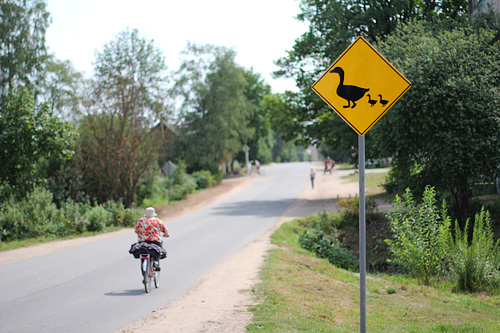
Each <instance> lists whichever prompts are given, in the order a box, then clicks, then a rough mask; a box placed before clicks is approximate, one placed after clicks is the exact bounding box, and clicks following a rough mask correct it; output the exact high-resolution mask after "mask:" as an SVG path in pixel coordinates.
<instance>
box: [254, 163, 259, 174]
mask: <svg viewBox="0 0 500 333" xmlns="http://www.w3.org/2000/svg"><path fill="white" fill-rule="evenodd" d="M255 169H256V170H257V174H258V175H260V162H259V160H255Z"/></svg>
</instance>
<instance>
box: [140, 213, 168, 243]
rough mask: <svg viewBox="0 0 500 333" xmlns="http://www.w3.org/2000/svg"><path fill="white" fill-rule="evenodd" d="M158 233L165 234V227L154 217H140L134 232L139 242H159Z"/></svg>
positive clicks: (159, 236) (159, 235)
mask: <svg viewBox="0 0 500 333" xmlns="http://www.w3.org/2000/svg"><path fill="white" fill-rule="evenodd" d="M160 231H161V232H163V233H166V232H167V231H168V230H167V227H166V226H165V224H164V223H163V222H162V221H160V219H158V218H156V217H142V218H141V219H139V221H138V222H137V224H136V226H135V232H136V233H137V237H138V238H139V242H143V241H156V242H161V234H160Z"/></svg>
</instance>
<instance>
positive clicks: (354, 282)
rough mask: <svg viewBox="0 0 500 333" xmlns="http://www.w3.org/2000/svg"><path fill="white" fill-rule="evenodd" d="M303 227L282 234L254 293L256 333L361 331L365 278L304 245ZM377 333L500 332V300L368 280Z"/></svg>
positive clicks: (402, 281) (395, 279)
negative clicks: (362, 281)
mask: <svg viewBox="0 0 500 333" xmlns="http://www.w3.org/2000/svg"><path fill="white" fill-rule="evenodd" d="M303 230H304V229H303V227H301V225H300V219H298V220H294V221H291V222H288V223H286V224H284V225H283V226H281V228H280V229H278V230H277V231H276V232H275V233H274V234H273V236H272V242H273V243H274V244H275V245H276V248H275V249H274V250H272V251H271V252H270V253H269V256H268V258H267V259H266V262H265V265H264V267H263V269H262V272H261V277H262V282H261V283H260V284H258V285H257V286H256V287H255V288H254V292H255V293H256V295H257V297H258V298H259V300H260V302H261V304H259V305H257V306H255V307H253V308H252V309H251V311H252V312H253V313H254V318H253V323H252V324H250V325H248V326H247V329H248V331H249V332H298V331H308V332H356V331H359V275H358V274H355V273H352V272H349V271H346V270H342V269H339V268H336V267H335V266H333V265H331V264H330V263H329V262H328V261H327V260H325V259H318V258H316V257H315V256H314V254H312V253H310V252H308V251H306V250H304V249H302V248H301V247H300V246H299V245H298V237H299V235H300V234H302V232H303ZM366 290H367V329H368V331H370V332H498V328H499V327H500V296H496V295H487V294H456V293H452V292H450V291H449V288H447V287H446V286H443V288H440V287H439V286H438V287H425V286H422V285H420V284H418V282H417V281H416V280H413V279H411V278H407V277H405V276H401V275H393V276H388V275H372V274H368V276H367V281H366Z"/></svg>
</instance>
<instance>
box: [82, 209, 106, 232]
mask: <svg viewBox="0 0 500 333" xmlns="http://www.w3.org/2000/svg"><path fill="white" fill-rule="evenodd" d="M109 218H110V213H109V212H108V211H107V210H106V209H105V208H104V207H103V206H95V207H93V208H92V209H91V210H89V211H88V212H87V219H88V221H89V223H88V225H87V230H88V231H102V230H103V229H104V227H105V226H106V222H107V221H108V219H109Z"/></svg>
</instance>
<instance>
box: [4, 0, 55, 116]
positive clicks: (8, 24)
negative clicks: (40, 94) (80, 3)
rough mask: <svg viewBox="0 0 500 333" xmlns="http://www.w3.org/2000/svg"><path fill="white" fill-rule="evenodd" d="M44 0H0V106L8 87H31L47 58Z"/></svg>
mask: <svg viewBox="0 0 500 333" xmlns="http://www.w3.org/2000/svg"><path fill="white" fill-rule="evenodd" d="M49 20H50V16H49V13H48V12H47V4H46V1H45V0H30V1H26V0H2V1H1V2H0V106H1V105H2V104H3V100H4V97H5V96H6V95H7V94H8V92H9V89H11V88H13V87H18V86H24V87H27V88H28V89H33V88H34V87H35V86H36V83H37V80H38V77H39V75H40V72H41V71H42V70H43V65H44V61H45V59H46V57H47V50H46V47H45V31H46V30H47V27H48V25H49Z"/></svg>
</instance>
